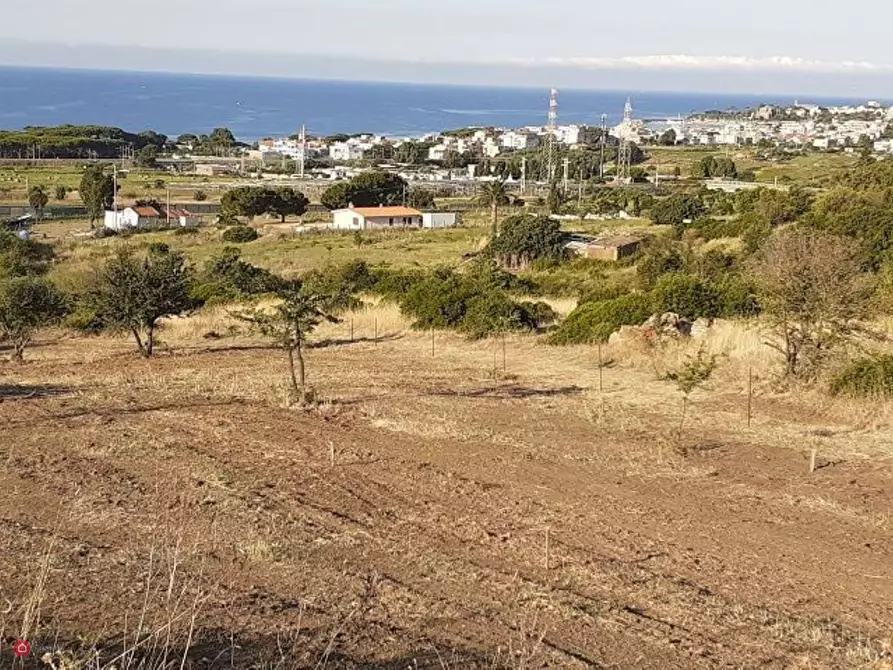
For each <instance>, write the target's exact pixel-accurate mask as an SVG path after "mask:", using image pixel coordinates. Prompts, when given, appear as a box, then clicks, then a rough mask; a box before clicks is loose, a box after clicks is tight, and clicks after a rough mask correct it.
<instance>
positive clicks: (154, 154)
mask: <svg viewBox="0 0 893 670" xmlns="http://www.w3.org/2000/svg"><path fill="white" fill-rule="evenodd" d="M157 161H158V148H157V147H156V146H154V145H152V144H148V145H146V146H144V147H143V148H142V149H140V150H139V151H137V152H136V154H135V155H134V157H133V162H134V164H135V165H136V166H137V167H141V168H155V167H157V166H158V162H157Z"/></svg>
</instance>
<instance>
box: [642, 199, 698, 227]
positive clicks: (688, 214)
mask: <svg viewBox="0 0 893 670" xmlns="http://www.w3.org/2000/svg"><path fill="white" fill-rule="evenodd" d="M705 211H706V208H705V207H704V203H703V202H702V201H701V199H700V198H699V197H698V196H696V195H692V194H688V193H676V194H674V195H671V196H670V197H669V198H664V199H663V200H658V201H657V202H655V203H654V205H653V206H652V208H651V220H652V221H654V223H657V224H660V225H667V224H669V225H674V226H678V225H680V224H682V223H683V222H684V221H686V220H691V221H694V220H695V219H697V218H698V217H700V216H702V215H703V214H704V212H705Z"/></svg>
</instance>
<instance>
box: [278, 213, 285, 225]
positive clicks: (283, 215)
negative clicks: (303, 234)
mask: <svg viewBox="0 0 893 670" xmlns="http://www.w3.org/2000/svg"><path fill="white" fill-rule="evenodd" d="M279 216H280V217H281V218H282V223H285V214H280V215H279Z"/></svg>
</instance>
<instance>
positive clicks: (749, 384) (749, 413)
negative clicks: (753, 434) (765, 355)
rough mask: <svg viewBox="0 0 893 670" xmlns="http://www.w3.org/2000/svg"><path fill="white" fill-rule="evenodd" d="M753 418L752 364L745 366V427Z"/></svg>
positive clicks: (748, 425)
mask: <svg viewBox="0 0 893 670" xmlns="http://www.w3.org/2000/svg"><path fill="white" fill-rule="evenodd" d="M752 418H753V366H752V365H751V366H750V367H748V368H747V427H748V428H750V422H751V419H752Z"/></svg>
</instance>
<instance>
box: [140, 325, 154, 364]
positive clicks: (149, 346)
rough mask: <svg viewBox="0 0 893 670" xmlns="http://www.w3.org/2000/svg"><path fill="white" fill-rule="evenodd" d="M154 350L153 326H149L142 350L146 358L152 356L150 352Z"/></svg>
mask: <svg viewBox="0 0 893 670" xmlns="http://www.w3.org/2000/svg"><path fill="white" fill-rule="evenodd" d="M154 352H155V326H154V325H152V326H149V332H148V334H147V335H146V351H145V352H144V354H143V355H144V356H145V357H146V358H152V354H153V353H154Z"/></svg>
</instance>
